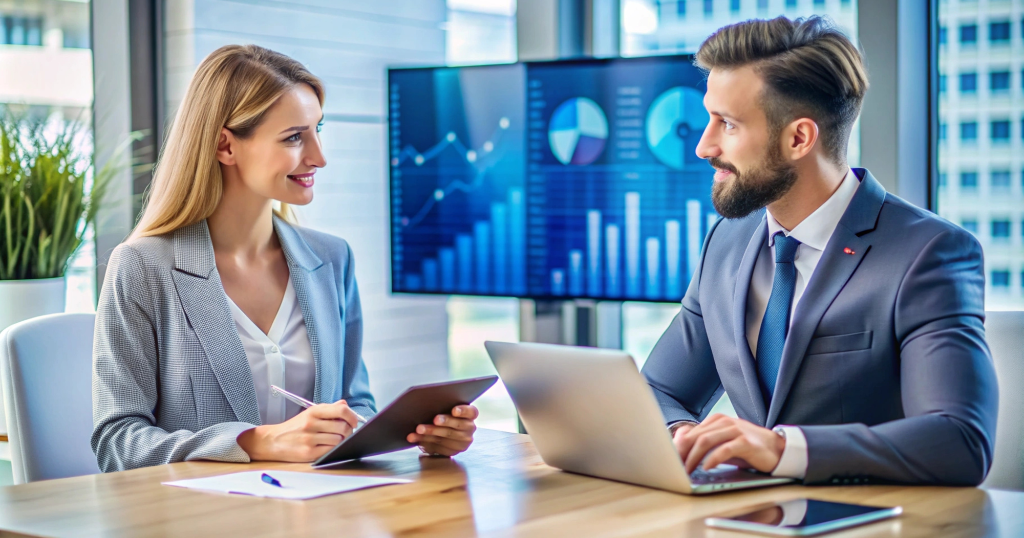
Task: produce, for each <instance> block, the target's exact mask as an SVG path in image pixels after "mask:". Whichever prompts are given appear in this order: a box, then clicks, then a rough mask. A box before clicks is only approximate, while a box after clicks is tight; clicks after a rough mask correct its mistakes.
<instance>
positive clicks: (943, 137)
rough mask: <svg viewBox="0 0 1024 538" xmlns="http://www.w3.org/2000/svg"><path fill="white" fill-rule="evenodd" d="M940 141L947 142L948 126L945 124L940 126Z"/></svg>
mask: <svg viewBox="0 0 1024 538" xmlns="http://www.w3.org/2000/svg"><path fill="white" fill-rule="evenodd" d="M939 140H940V141H945V140H946V124H945V123H940V124H939Z"/></svg>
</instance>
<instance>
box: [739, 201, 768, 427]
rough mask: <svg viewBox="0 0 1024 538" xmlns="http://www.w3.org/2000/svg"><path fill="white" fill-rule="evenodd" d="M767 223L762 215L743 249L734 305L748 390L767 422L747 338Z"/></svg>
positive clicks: (756, 410)
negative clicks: (749, 309)
mask: <svg viewBox="0 0 1024 538" xmlns="http://www.w3.org/2000/svg"><path fill="white" fill-rule="evenodd" d="M767 223H768V221H767V219H766V217H764V216H762V217H761V223H760V224H759V225H758V226H757V227H756V228H755V229H754V235H752V236H751V237H750V241H749V242H747V249H746V250H745V251H744V252H743V259H742V260H741V261H740V267H739V271H738V272H737V274H736V288H735V290H734V292H733V293H734V295H733V308H732V315H733V318H732V326H733V331H734V334H733V337H734V338H735V340H736V350H737V355H738V356H739V361H740V369H741V370H742V371H743V380H744V381H745V382H746V384H747V393H748V394H750V395H751V398H750V403H751V405H752V406H753V409H754V414H755V415H756V416H757V420H758V422H760V423H761V424H764V420H765V408H764V399H763V398H761V397H760V395H761V388H760V385H759V384H758V381H757V366H756V365H755V364H754V355H753V353H752V352H751V350H750V344H749V343H748V342H747V294H748V293H749V292H750V278H751V276H752V275H753V274H754V265H755V263H756V262H757V256H758V254H760V252H761V247H762V246H763V245H764V243H765V242H766V241H768V224H767Z"/></svg>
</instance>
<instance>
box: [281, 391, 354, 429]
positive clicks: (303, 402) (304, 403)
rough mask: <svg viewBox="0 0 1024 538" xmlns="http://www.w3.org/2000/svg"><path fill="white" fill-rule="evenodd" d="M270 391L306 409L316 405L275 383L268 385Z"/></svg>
mask: <svg viewBox="0 0 1024 538" xmlns="http://www.w3.org/2000/svg"><path fill="white" fill-rule="evenodd" d="M270 392H271V393H274V392H276V393H278V394H280V395H281V396H283V397H284V398H285V399H287V400H290V401H291V402H292V403H294V404H295V405H299V406H302V407H305V408H307V409H308V408H310V407H313V406H314V405H316V404H315V403H313V402H311V401H309V400H307V399H305V398H303V397H302V396H298V395H295V394H292V393H290V392H288V391H286V390H284V389H282V388H281V387H279V386H277V385H271V386H270ZM352 412H353V413H355V415H356V420H357V421H359V422H363V423H365V422H366V419H365V418H363V415H360V414H359V413H356V412H355V410H354V409H353V410H352Z"/></svg>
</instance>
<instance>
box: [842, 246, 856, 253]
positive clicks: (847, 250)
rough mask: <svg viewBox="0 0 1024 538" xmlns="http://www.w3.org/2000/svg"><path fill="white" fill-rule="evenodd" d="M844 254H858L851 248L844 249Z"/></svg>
mask: <svg viewBox="0 0 1024 538" xmlns="http://www.w3.org/2000/svg"><path fill="white" fill-rule="evenodd" d="M843 252H845V253H847V254H850V255H853V254H856V252H854V251H853V249H851V248H850V247H846V248H844V249H843Z"/></svg>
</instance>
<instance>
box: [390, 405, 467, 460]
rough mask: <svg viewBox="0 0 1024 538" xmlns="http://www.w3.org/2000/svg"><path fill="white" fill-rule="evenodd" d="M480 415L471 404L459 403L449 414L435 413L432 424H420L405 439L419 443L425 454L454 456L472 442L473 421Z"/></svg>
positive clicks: (463, 450)
mask: <svg viewBox="0 0 1024 538" xmlns="http://www.w3.org/2000/svg"><path fill="white" fill-rule="evenodd" d="M478 416H480V411H478V410H477V408H475V407H473V406H472V405H459V406H456V407H455V408H454V409H452V414H451V415H437V416H436V417H434V423H433V424H420V425H419V426H416V432H415V433H410V434H409V436H408V437H406V439H407V440H408V441H409V442H410V443H416V444H418V445H420V448H421V449H422V450H423V451H424V452H426V453H427V454H436V455H439V456H454V455H456V454H458V453H460V452H465V451H466V449H468V448H469V445H470V444H472V443H473V432H475V431H476V424H475V423H474V422H473V421H474V420H476V418H477V417H478Z"/></svg>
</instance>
